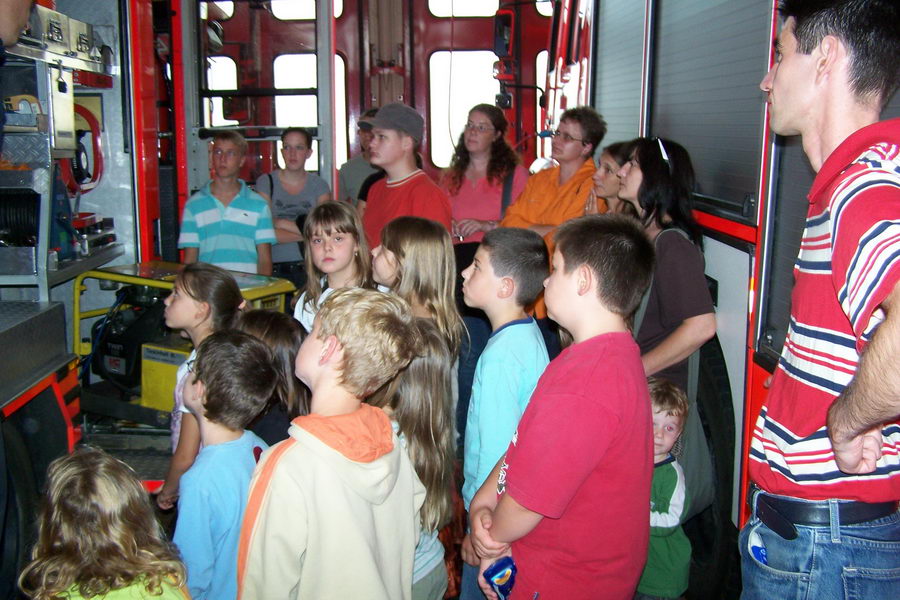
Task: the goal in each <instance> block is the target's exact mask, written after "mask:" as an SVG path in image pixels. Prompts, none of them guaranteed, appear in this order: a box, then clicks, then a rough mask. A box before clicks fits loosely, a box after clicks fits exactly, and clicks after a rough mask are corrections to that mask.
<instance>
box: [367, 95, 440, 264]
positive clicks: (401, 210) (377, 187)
mask: <svg viewBox="0 0 900 600" xmlns="http://www.w3.org/2000/svg"><path fill="white" fill-rule="evenodd" d="M369 122H370V123H371V124H372V141H371V142H370V143H369V160H370V162H371V163H372V164H373V165H375V166H376V167H381V168H382V169H384V172H385V177H384V178H383V179H380V180H378V181H377V182H375V183H374V184H372V187H371V188H369V192H368V194H367V196H366V199H365V200H360V201H359V204H358V205H357V208H358V210H359V215H360V217H361V218H362V223H363V230H365V233H366V240H368V242H369V248H375V247H376V246H378V245H379V244H380V243H381V230H382V229H383V228H384V226H385V225H387V224H388V223H389V222H390V221H393V220H394V219H396V218H397V217H422V218H423V219H431V220H432V221H437V222H438V223H440V224H441V225H443V226H444V227H446V228H447V231H450V199H449V198H447V194H446V193H445V192H444V190H442V189H441V188H439V187H438V186H437V184H436V183H434V182H433V181H432V180H431V178H430V177H429V176H428V175H427V174H426V173H425V171H423V170H422V169H420V168H418V167H417V166H416V151H417V150H418V148H419V145H420V144H421V143H422V136H423V135H424V134H425V120H424V119H423V118H422V115H420V114H419V113H417V112H416V111H415V110H414V109H413V108H411V107H409V106H406V105H405V104H401V103H399V102H392V103H391V104H386V105H384V106H382V107H381V108H380V109H378V112H377V113H376V114H375V116H374V117H372V118H371V119H369Z"/></svg>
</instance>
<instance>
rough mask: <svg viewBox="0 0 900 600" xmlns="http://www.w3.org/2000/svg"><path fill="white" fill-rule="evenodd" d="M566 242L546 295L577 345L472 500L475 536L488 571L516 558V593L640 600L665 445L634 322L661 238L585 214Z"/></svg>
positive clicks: (563, 236) (564, 234)
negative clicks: (656, 430) (653, 485)
mask: <svg viewBox="0 0 900 600" xmlns="http://www.w3.org/2000/svg"><path fill="white" fill-rule="evenodd" d="M555 240H556V250H555V251H554V253H553V259H552V266H553V269H552V273H551V275H550V277H548V278H547V280H546V281H545V282H544V288H545V290H544V298H545V299H546V302H547V310H548V313H549V315H550V318H551V319H553V320H554V321H556V322H557V323H559V325H560V327H563V328H565V329H566V330H568V331H569V333H571V334H572V337H573V338H574V343H573V345H571V346H570V347H568V348H567V349H566V350H564V351H563V352H562V354H560V355H559V356H558V357H557V358H556V359H555V360H553V362H551V363H550V365H549V366H548V367H547V370H546V371H545V372H544V374H543V376H541V378H540V380H539V381H538V384H537V387H536V388H535V390H534V393H533V394H532V396H531V401H530V403H529V405H528V408H527V409H525V414H524V415H523V416H522V420H521V421H520V422H519V427H518V431H517V432H516V434H515V436H513V440H512V442H511V443H510V445H509V449H508V450H507V452H506V455H505V457H504V458H501V459H500V461H499V462H498V464H497V466H496V467H495V468H494V472H493V473H491V475H490V476H489V477H488V478H487V480H486V482H485V484H484V485H483V486H482V487H481V489H480V490H479V491H478V493H477V494H476V495H475V498H474V499H473V500H472V504H471V510H470V515H471V526H472V541H473V545H474V546H475V551H476V552H477V553H478V555H479V556H480V557H481V559H482V560H481V569H482V571H483V570H484V568H485V567H487V566H488V565H490V564H491V563H492V562H493V561H494V560H496V558H498V557H500V556H502V555H505V554H509V553H511V554H512V556H513V559H514V560H515V561H516V564H517V566H518V576H517V581H516V584H515V586H514V588H513V594H512V598H520V599H528V600H531V599H532V598H537V597H540V599H541V600H554V599H556V598H565V599H566V600H578V599H582V598H583V599H588V598H590V599H594V598H599V597H602V598H604V599H608V600H626V599H629V600H630V598H631V597H632V596H633V594H634V591H635V587H636V586H637V582H638V578H639V576H640V574H641V570H642V568H643V566H644V561H645V560H646V558H647V540H648V536H649V522H648V519H647V507H648V506H649V503H650V480H651V477H652V471H653V443H652V435H651V431H652V420H651V415H650V398H649V395H648V391H647V381H646V378H645V376H644V369H643V367H642V365H641V357H640V351H639V349H638V347H637V344H635V342H634V340H633V338H632V336H631V332H630V331H629V328H628V324H627V322H626V319H627V317H628V315H630V314H631V313H632V312H633V311H634V310H635V308H637V306H638V304H639V303H640V300H641V296H642V295H643V293H644V290H645V289H646V288H647V285H648V284H649V282H650V274H651V272H652V269H653V246H652V244H651V243H650V242H649V240H648V239H647V237H646V236H645V235H644V233H643V231H642V230H641V228H640V226H639V225H638V223H637V222H636V221H633V220H631V219H630V218H628V217H625V216H623V215H600V216H588V217H581V218H579V219H574V220H572V221H569V222H567V223H565V224H563V225H562V226H561V227H560V228H559V230H558V231H557V233H556V237H555ZM479 585H481V587H482V589H483V590H485V592H486V594H487V595H488V597H490V598H493V597H494V594H493V593H492V592H490V591H489V588H488V586H487V583H486V582H485V581H484V579H483V578H479Z"/></svg>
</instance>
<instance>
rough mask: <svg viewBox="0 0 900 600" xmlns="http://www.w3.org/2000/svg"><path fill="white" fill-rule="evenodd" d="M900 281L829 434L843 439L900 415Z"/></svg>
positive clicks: (835, 408)
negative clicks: (899, 299)
mask: <svg viewBox="0 0 900 600" xmlns="http://www.w3.org/2000/svg"><path fill="white" fill-rule="evenodd" d="M898 298H900V283H898V284H897V285H896V286H894V290H893V291H892V292H891V294H890V296H888V298H887V299H886V300H885V301H884V302H883V303H882V305H881V306H882V308H883V309H884V311H885V319H884V321H883V322H882V323H881V325H879V326H878V329H877V330H875V334H874V335H873V336H872V340H871V341H870V342H869V344H868V345H867V346H866V348H865V349H864V350H863V353H862V356H861V357H860V361H859V366H858V367H857V369H856V374H855V375H854V376H853V380H852V381H851V382H850V385H848V386H847V388H846V389H845V390H844V392H843V393H842V394H841V395H840V396H838V398H837V400H835V401H834V403H833V404H832V405H831V408H830V409H829V411H828V429H829V435H830V436H831V438H832V439H833V440H835V441H838V442H842V441H846V440H848V439H850V438H853V437H855V436H857V435H859V434H861V433H863V432H864V431H868V430H870V429H872V428H873V427H877V426H878V425H881V424H882V423H884V422H886V421H892V420H894V419H896V418H897V416H898V415H900V306H897V302H898Z"/></svg>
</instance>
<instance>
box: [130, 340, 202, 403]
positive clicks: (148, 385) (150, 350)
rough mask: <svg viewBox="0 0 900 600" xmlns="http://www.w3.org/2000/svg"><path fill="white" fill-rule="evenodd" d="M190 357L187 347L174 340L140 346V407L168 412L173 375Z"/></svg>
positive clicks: (173, 398) (172, 396) (187, 344)
mask: <svg viewBox="0 0 900 600" xmlns="http://www.w3.org/2000/svg"><path fill="white" fill-rule="evenodd" d="M190 354H191V343H190V342H189V341H188V340H183V339H178V338H172V340H170V341H164V342H155V343H152V342H147V343H145V344H143V345H142V346H141V399H140V402H139V404H140V405H141V406H146V407H147V408H154V409H156V410H161V411H165V412H172V408H173V406H174V401H175V396H174V394H175V381H176V377H175V375H176V373H177V372H178V367H180V366H181V364H182V363H183V362H184V361H186V360H187V359H188V356H190Z"/></svg>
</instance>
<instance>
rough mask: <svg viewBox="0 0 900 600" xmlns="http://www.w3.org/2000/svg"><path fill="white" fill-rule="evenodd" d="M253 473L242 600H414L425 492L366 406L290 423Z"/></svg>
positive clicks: (241, 555)
mask: <svg viewBox="0 0 900 600" xmlns="http://www.w3.org/2000/svg"><path fill="white" fill-rule="evenodd" d="M288 433H289V434H290V438H288V439H287V440H285V441H283V442H281V443H279V444H276V445H275V446H273V447H272V448H270V449H269V450H267V451H266V452H265V453H264V454H263V455H262V459H261V460H260V462H259V464H258V465H257V467H256V471H255V472H254V474H253V480H252V481H251V483H250V494H249V498H248V502H247V510H246V512H245V514H244V523H243V527H242V528H241V539H240V546H239V549H238V598H239V599H241V600H258V599H260V600H261V599H266V600H268V599H272V600H276V599H277V600H284V599H288V598H304V599H310V600H313V599H314V600H328V599H330V598H334V599H336V600H337V599H340V600H346V599H347V598H360V599H367V600H379V599H384V600H408V599H409V598H410V596H411V589H412V568H413V554H414V552H415V547H416V542H417V538H418V531H419V509H420V507H421V506H422V503H423V502H424V500H425V488H424V487H423V486H422V484H421V483H420V482H419V480H418V478H417V477H416V474H415V472H414V471H413V467H412V464H411V463H410V462H409V458H408V457H407V455H406V452H404V450H403V448H402V447H401V446H400V444H399V443H398V440H397V436H396V435H395V434H394V433H393V431H392V430H391V423H390V419H388V417H387V415H385V413H384V412H383V411H382V410H380V409H377V408H373V407H371V406H369V405H367V404H363V405H362V406H361V407H360V408H359V409H358V410H357V411H355V412H353V413H350V414H348V415H340V416H336V417H322V416H320V415H307V416H303V417H298V418H296V419H294V421H293V423H292V424H291V427H290V429H289V431H288Z"/></svg>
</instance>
